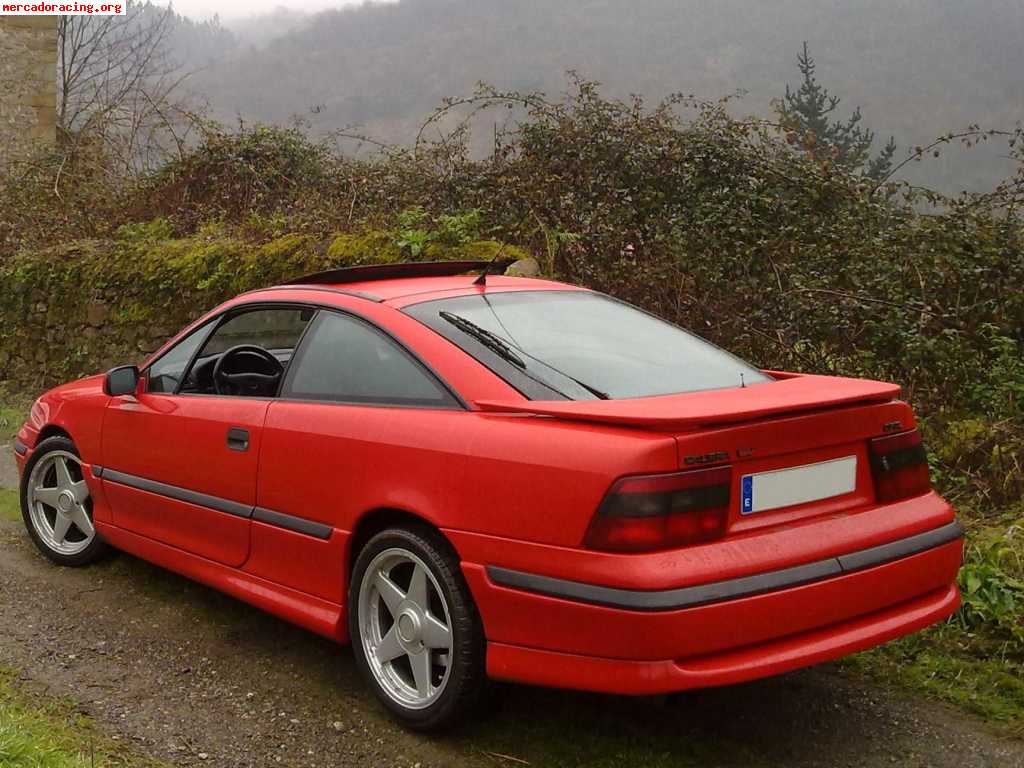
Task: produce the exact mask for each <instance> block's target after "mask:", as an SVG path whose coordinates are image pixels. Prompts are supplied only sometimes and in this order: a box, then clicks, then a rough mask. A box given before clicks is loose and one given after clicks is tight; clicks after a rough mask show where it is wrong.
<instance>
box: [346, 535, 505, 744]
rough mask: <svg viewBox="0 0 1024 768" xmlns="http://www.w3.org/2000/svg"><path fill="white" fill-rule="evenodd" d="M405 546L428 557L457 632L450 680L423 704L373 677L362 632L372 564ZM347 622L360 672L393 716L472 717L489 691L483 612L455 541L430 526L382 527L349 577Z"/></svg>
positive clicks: (438, 723)
mask: <svg viewBox="0 0 1024 768" xmlns="http://www.w3.org/2000/svg"><path fill="white" fill-rule="evenodd" d="M396 548H398V549H404V550H407V551H408V552H411V553H413V554H414V555H416V556H417V557H419V559H420V560H422V561H423V563H425V564H426V565H427V567H428V569H429V570H430V572H431V574H432V575H433V577H434V579H436V582H437V585H438V586H439V587H440V590H441V591H443V593H444V594H443V598H444V600H445V602H446V603H447V605H448V612H449V618H450V622H451V633H452V651H451V653H450V655H449V666H450V669H449V672H448V679H447V683H446V684H445V687H444V690H443V691H442V692H441V694H440V696H439V698H438V699H437V700H436V701H434V702H433V703H432V704H430V705H429V706H427V707H426V708H424V709H412V708H409V707H407V706H404V705H403V704H402V703H401V702H400V701H397V700H396V699H395V698H393V697H392V696H391V695H390V694H389V693H388V692H387V691H386V690H385V688H384V687H383V686H382V685H381V684H380V683H379V682H378V681H377V679H376V678H375V677H374V673H373V672H372V670H371V669H370V665H369V662H368V661H367V658H366V651H365V649H364V647H363V641H362V635H361V632H360V616H359V613H360V609H359V605H360V602H359V600H360V597H359V596H360V588H361V585H362V582H363V579H364V578H365V577H366V571H367V568H368V566H369V565H370V564H371V562H372V561H373V560H374V558H375V557H377V556H378V555H379V554H380V553H382V552H384V551H386V550H389V549H396ZM348 606H349V611H348V627H349V636H350V638H351V642H352V651H353V654H354V655H355V659H356V665H357V666H358V667H359V672H360V674H361V675H362V676H363V678H364V679H365V680H366V682H367V684H368V685H369V686H370V688H371V689H372V690H373V692H374V695H375V696H376V697H377V698H378V700H380V702H381V703H382V704H383V705H384V707H385V708H386V709H387V710H388V712H389V713H390V714H391V715H392V717H393V718H394V719H395V720H397V721H398V722H399V723H401V724H402V725H404V726H405V727H407V728H410V729H413V730H416V731H441V730H446V729H449V728H451V727H453V726H456V725H458V724H460V723H462V722H465V721H467V720H468V719H469V717H470V715H471V714H472V713H475V712H476V711H477V710H478V705H480V704H481V703H483V702H484V701H485V699H486V696H487V693H488V684H487V676H486V671H485V661H486V640H485V637H484V631H483V625H482V623H481V621H480V615H479V613H478V612H477V608H476V604H475V603H474V602H473V598H472V596H471V594H470V592H469V587H468V586H467V585H466V581H465V579H464V578H463V576H462V571H461V569H460V568H459V560H458V557H457V556H456V554H455V552H454V550H453V549H452V547H451V546H450V545H449V544H448V542H446V541H445V540H444V539H443V538H442V537H441V536H440V535H439V534H437V533H436V532H434V531H433V530H431V529H429V528H427V527H426V526H423V527H419V526H415V527H414V526H410V527H408V528H404V527H403V528H389V529H387V530H385V531H382V532H381V533H378V534H377V535H376V536H374V537H373V538H372V539H370V541H369V542H367V544H366V546H365V547H363V549H362V551H361V552H359V555H358V557H357V559H356V563H355V567H354V568H353V571H352V579H351V581H350V582H349V591H348Z"/></svg>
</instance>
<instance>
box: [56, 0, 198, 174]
mask: <svg viewBox="0 0 1024 768" xmlns="http://www.w3.org/2000/svg"><path fill="white" fill-rule="evenodd" d="M176 21H177V17H176V16H175V14H174V13H173V11H172V10H171V8H170V7H167V8H159V7H157V6H155V5H153V4H152V3H149V2H146V3H134V2H133V3H130V4H129V6H128V10H127V13H126V14H125V15H124V16H62V17H61V18H60V21H59V22H58V27H57V39H58V46H59V47H58V74H57V126H58V130H59V133H60V136H61V138H62V139H63V140H64V144H65V146H66V147H67V148H68V149H69V151H70V152H74V151H75V150H76V149H77V148H78V147H79V146H80V145H81V144H82V143H83V142H84V143H88V144H90V145H92V144H93V143H94V142H99V143H100V145H101V146H102V147H103V149H104V150H105V151H106V153H107V154H108V156H109V157H110V158H111V159H114V160H115V161H116V162H118V163H121V164H122V165H123V166H124V168H125V169H126V170H127V169H134V168H138V167H140V166H147V165H150V164H152V163H153V162H155V161H159V160H162V159H163V158H164V156H165V154H166V150H167V149H168V147H169V144H172V145H174V146H176V147H177V148H178V149H180V148H181V147H182V136H181V131H182V129H183V125H184V124H187V123H188V122H189V120H188V117H189V115H188V111H187V110H186V109H185V108H184V102H183V101H182V99H181V98H180V97H179V95H178V92H179V88H180V86H181V84H182V82H183V81H184V79H185V77H186V75H185V74H183V72H182V70H181V68H180V67H179V66H178V65H177V64H176V63H175V62H173V61H172V60H171V57H170V55H169V48H168V37H169V35H170V34H171V32H172V30H173V25H174V23H175V22H176Z"/></svg>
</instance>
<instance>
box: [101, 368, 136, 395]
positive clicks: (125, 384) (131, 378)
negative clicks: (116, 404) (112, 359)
mask: <svg viewBox="0 0 1024 768" xmlns="http://www.w3.org/2000/svg"><path fill="white" fill-rule="evenodd" d="M138 387H139V367H138V366H137V365H122V366H120V367H119V368H112V369H111V370H109V371H107V377H106V378H105V379H104V380H103V391H104V392H105V393H106V394H108V395H110V396H111V397H119V396H123V395H134V394H135V391H136V390H137V389H138Z"/></svg>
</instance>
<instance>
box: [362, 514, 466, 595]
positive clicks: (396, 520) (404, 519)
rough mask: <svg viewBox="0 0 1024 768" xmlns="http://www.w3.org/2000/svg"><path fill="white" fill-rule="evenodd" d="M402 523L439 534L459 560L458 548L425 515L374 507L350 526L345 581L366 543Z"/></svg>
mask: <svg viewBox="0 0 1024 768" xmlns="http://www.w3.org/2000/svg"><path fill="white" fill-rule="evenodd" d="M399 525H404V526H411V527H414V528H426V529H428V530H430V531H431V532H433V533H434V534H436V535H437V536H439V537H440V538H441V539H442V540H443V541H444V542H445V544H447V545H448V546H449V547H450V548H451V550H452V552H453V553H454V555H455V557H456V559H459V560H461V558H460V557H459V553H458V550H456V549H455V545H454V544H453V543H452V542H451V540H450V539H449V538H448V537H447V536H445V535H444V532H443V531H442V530H441V529H440V528H439V527H438V526H437V525H436V524H435V523H433V522H431V521H430V520H429V519H427V518H426V517H423V516H422V515H418V514H416V513H415V512H410V511H409V510H406V509H400V508H398V507H376V508H374V509H371V510H368V511H367V512H365V513H364V514H363V515H361V516H360V517H359V518H358V520H357V521H356V524H355V526H353V528H352V533H351V534H350V535H349V540H348V548H347V550H346V552H345V558H346V562H345V578H346V581H347V580H350V579H351V577H352V569H353V568H355V563H356V559H357V558H358V557H359V553H360V552H362V550H363V547H365V546H366V543H367V542H368V541H369V540H370V539H372V538H373V537H374V536H376V535H377V534H378V533H380V532H381V531H383V530H385V529H387V528H392V527H395V526H399Z"/></svg>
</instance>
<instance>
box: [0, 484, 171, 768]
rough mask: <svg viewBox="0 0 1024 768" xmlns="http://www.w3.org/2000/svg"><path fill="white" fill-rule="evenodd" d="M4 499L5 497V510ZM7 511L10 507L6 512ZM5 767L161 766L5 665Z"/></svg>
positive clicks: (1, 688)
mask: <svg viewBox="0 0 1024 768" xmlns="http://www.w3.org/2000/svg"><path fill="white" fill-rule="evenodd" d="M4 504H5V499H4V498H3V497H0V509H3V508H4V507H3V505H4ZM5 511H6V510H5ZM0 765H2V766H4V768H160V766H161V765H163V763H159V762H157V761H154V760H151V759H148V758H144V757H140V756H138V755H137V754H136V753H134V752H133V751H132V750H131V749H130V748H128V747H127V746H126V745H124V744H119V743H118V742H117V741H115V740H112V739H110V738H109V737H107V736H104V735H103V734H102V733H100V731H99V730H98V729H97V728H96V726H95V724H94V723H93V722H92V721H91V720H90V719H89V718H88V717H86V716H84V715H82V714H81V713H80V712H78V711H77V709H76V708H75V706H74V705H73V704H71V703H70V702H67V701H63V700H59V699H54V698H52V697H45V696H42V695H40V694H38V693H35V692H31V691H29V690H27V689H26V688H24V687H23V686H21V685H19V684H18V680H17V675H16V674H15V673H14V672H13V671H11V670H9V669H4V668H2V667H0Z"/></svg>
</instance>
